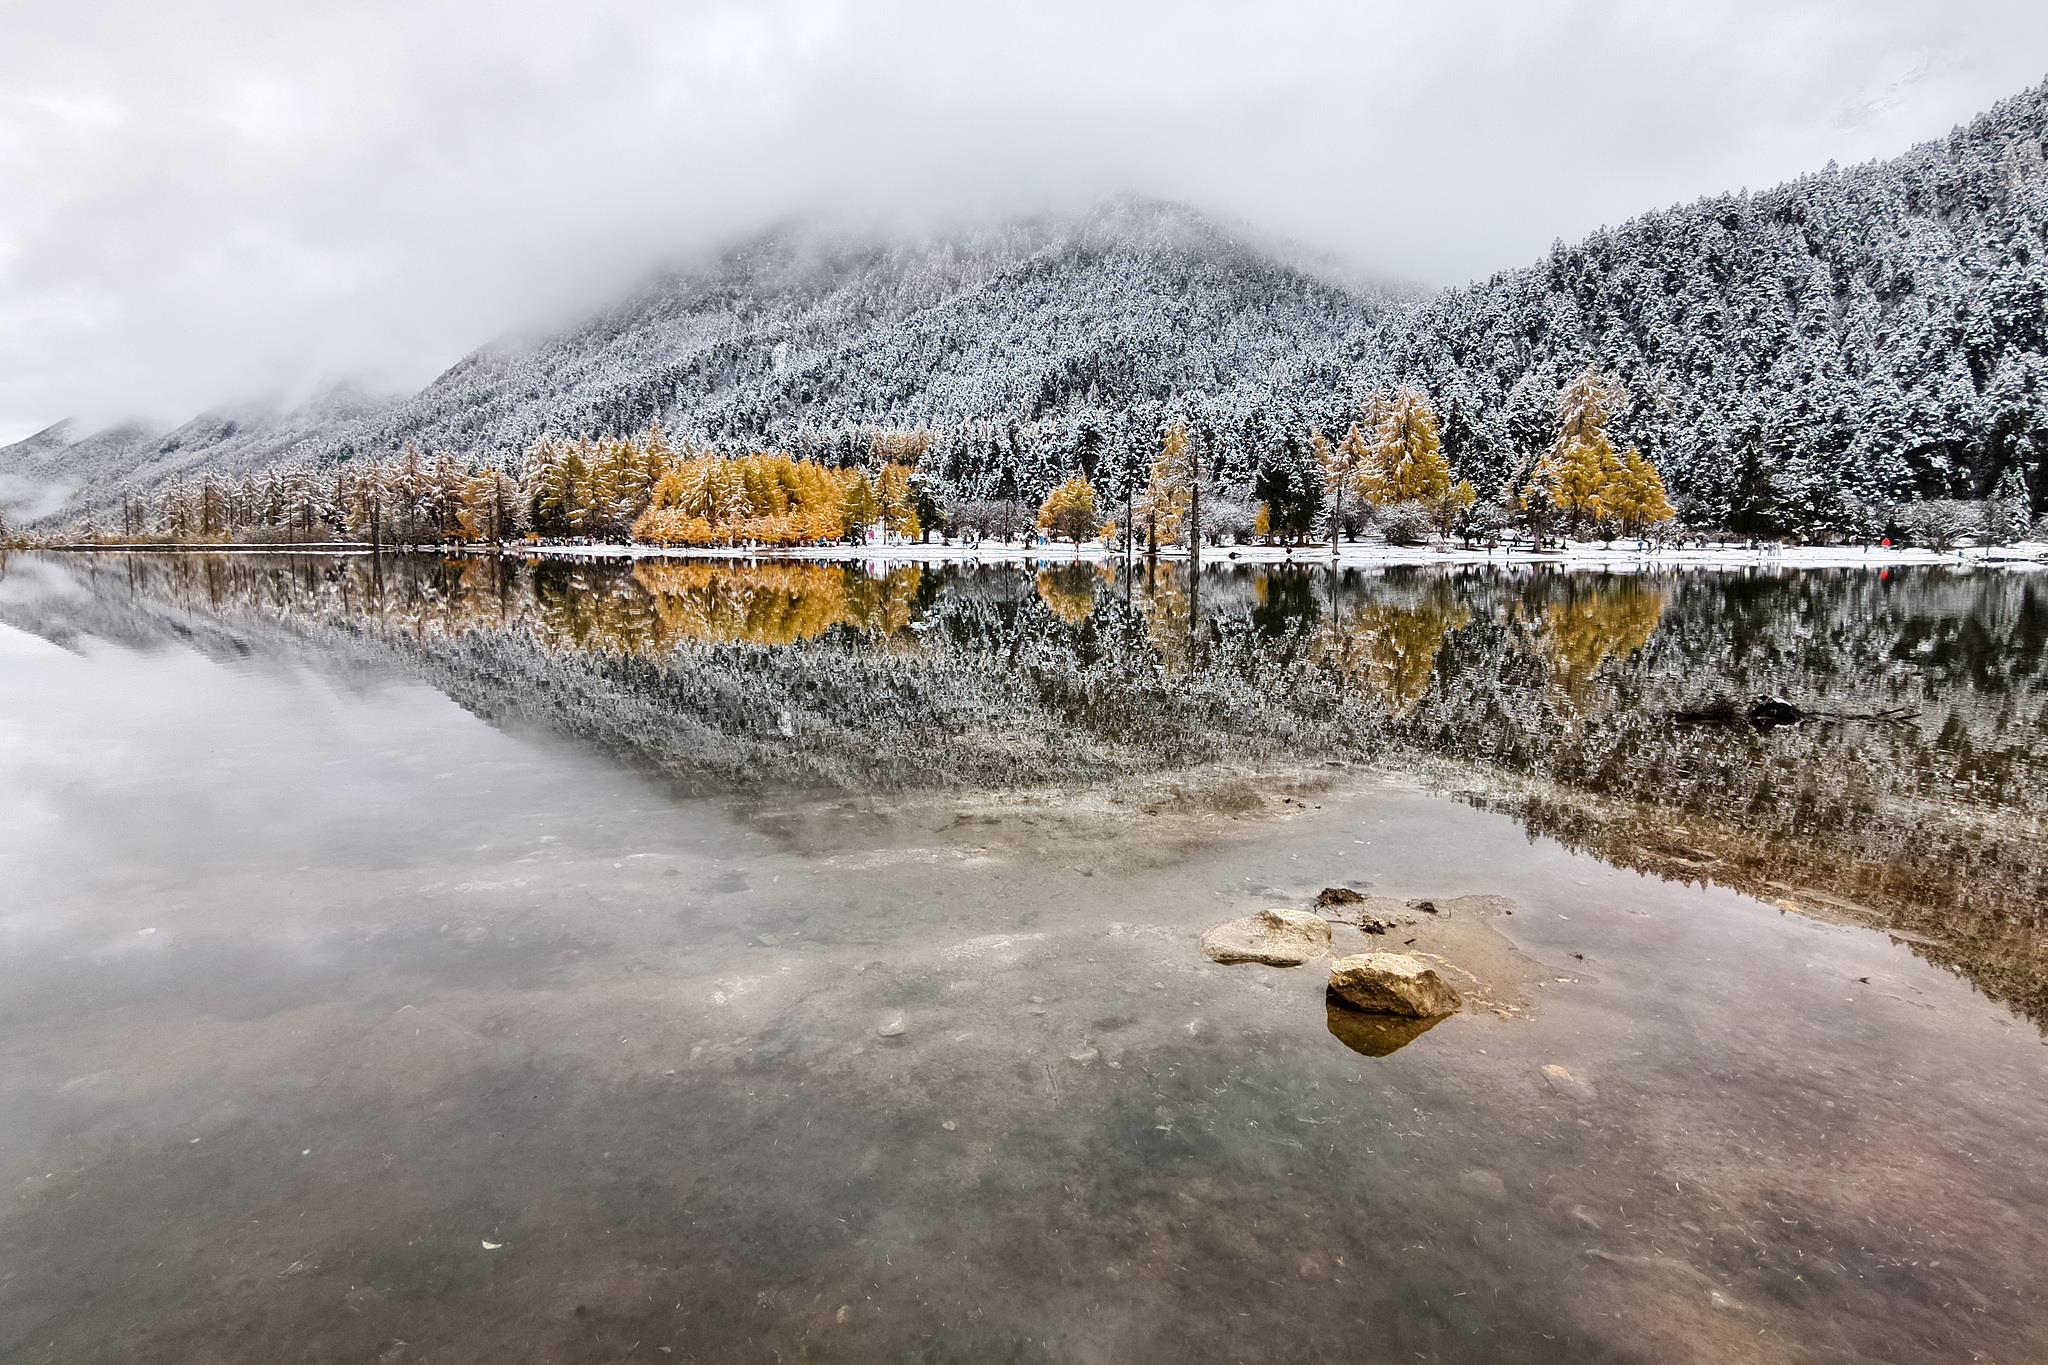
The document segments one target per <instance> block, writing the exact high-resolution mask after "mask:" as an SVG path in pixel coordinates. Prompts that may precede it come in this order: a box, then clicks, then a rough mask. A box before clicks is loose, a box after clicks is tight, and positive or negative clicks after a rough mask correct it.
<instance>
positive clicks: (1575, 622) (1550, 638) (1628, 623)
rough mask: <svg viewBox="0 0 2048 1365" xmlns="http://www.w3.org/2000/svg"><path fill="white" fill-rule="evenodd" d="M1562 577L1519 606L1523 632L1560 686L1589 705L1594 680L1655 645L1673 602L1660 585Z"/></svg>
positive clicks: (1554, 578)
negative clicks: (1609, 665) (1603, 668)
mask: <svg viewBox="0 0 2048 1365" xmlns="http://www.w3.org/2000/svg"><path fill="white" fill-rule="evenodd" d="M1558 577H1559V576H1558V575H1549V576H1547V577H1546V578H1545V579H1542V580H1538V582H1539V584H1540V585H1541V587H1540V588H1539V589H1536V590H1534V591H1532V593H1531V596H1530V597H1528V598H1525V599H1524V600H1523V602H1522V603H1521V604H1519V610H1520V613H1521V618H1522V621H1523V624H1524V628H1525V629H1526V630H1527V632H1528V636H1529V639H1530V642H1531V644H1532V646H1533V648H1534V649H1535V651H1536V653H1537V654H1538V655H1539V656H1540V657H1541V658H1542V659H1543V661H1544V662H1545V664H1547V665H1548V666H1549V669H1550V672H1551V676H1552V677H1553V678H1554V679H1555V680H1556V681H1557V684H1558V685H1559V686H1560V687H1562V688H1564V690H1565V691H1566V692H1568V693H1570V694H1571V696H1572V697H1573V698H1574V699H1575V700H1577V701H1579V702H1580V703H1582V704H1583V703H1584V702H1585V701H1586V700H1587V699H1588V697H1589V695H1590V688H1591V683H1592V681H1593V676H1594V674H1596V673H1597V672H1598V671H1599V669H1600V665H1601V664H1603V663H1606V662H1607V661H1608V660H1609V659H1624V658H1627V657H1628V656H1629V655H1631V654H1634V653H1635V652H1636V651H1637V650H1639V649H1641V648H1642V647H1643V646H1644V645H1646V644H1648V643H1649V642H1650V637H1651V636H1652V635H1653V634H1655V633H1656V630H1657V623H1658V622H1659V621H1661V620H1662V619H1663V617H1664V608H1665V606H1666V605H1667V603H1668V601H1669V599H1668V597H1667V596H1666V594H1665V592H1664V589H1663V588H1662V586H1661V585H1659V584H1658V583H1656V582H1654V581H1651V580H1645V579H1642V578H1637V577H1632V576H1610V575H1606V574H1602V575H1600V576H1599V577H1597V578H1592V577H1588V576H1583V575H1577V574H1573V575H1565V576H1563V577H1564V582H1563V583H1561V584H1560V583H1558V582H1557V579H1558Z"/></svg>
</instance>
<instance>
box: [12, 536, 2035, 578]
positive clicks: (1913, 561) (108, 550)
mask: <svg viewBox="0 0 2048 1365" xmlns="http://www.w3.org/2000/svg"><path fill="white" fill-rule="evenodd" d="M23 548H24V549H39V550H51V551H59V552H63V553H68V554H92V553H102V554H273V555H280V554H281V555H367V554H372V553H377V552H378V551H375V550H373V548H372V547H371V546H369V545H365V544H362V543H359V542H340V541H334V542H313V543H306V544H279V545H249V544H204V543H202V544H164V545H150V544H77V543H74V544H60V545H42V546H33V547H23ZM383 552H384V553H390V554H438V555H487V554H491V553H494V552H495V553H501V554H510V555H518V556H522V557H526V558H552V559H568V560H591V561H599V560H604V561H617V560H623V561H626V562H634V561H638V560H642V559H654V560H706V561H712V562H717V561H736V562H747V563H751V562H757V561H761V560H791V561H804V560H809V561H814V562H819V563H837V564H878V563H880V564H1020V565H1030V566H1032V567H1042V566H1046V565H1059V564H1074V563H1080V564H1115V563H1119V562H1123V561H1124V559H1125V556H1124V554H1123V552H1122V551H1120V550H1114V549H1110V548H1107V547H1105V546H1102V545H1099V544H1089V545H1082V546H1080V547H1079V548H1078V549H1076V548H1075V547H1074V546H1071V545H1067V546H1058V545H1011V544H996V543H989V542H984V543H982V544H979V545H969V544H952V545H943V544H912V545H823V546H818V545H813V546H771V547H747V546H708V547H679V546H665V545H648V544H642V543H638V542H635V543H631V544H624V545H620V544H610V543H607V544H591V545H577V544H564V543H560V542H545V541H543V542H536V543H532V544H528V543H524V542H517V543H508V544H505V545H501V546H495V547H494V546H489V545H470V544H463V545H407V546H387V547H384V550H383ZM1158 558H1159V559H1160V560H1162V561H1165V562H1169V563H1180V562H1185V561H1186V560H1187V559H1188V553H1187V551H1186V550H1184V549H1181V548H1179V547H1174V548H1171V549H1164V550H1161V551H1160V552H1159V555H1158ZM1202 559H1203V561H1204V562H1205V563H1209V564H1222V565H1231V564H1236V565H1276V564H1277V565H1286V564H1298V565H1301V566H1303V567H1306V568H1326V567H1329V566H1331V565H1332V564H1334V565H1336V566H1337V567H1339V568H1347V569H1349V568H1413V567H1424V566H1429V565H1442V566H1454V567H1460V568H1470V567H1476V566H1481V565H1514V566H1526V565H1540V564H1548V565H1556V566H1560V567H1565V568H1573V569H1592V568H1600V569H1614V570H1625V571H1635V570H1644V569H1655V568H1722V569H1735V568H1777V569H1842V568H1902V567H1911V566H1921V565H1946V566H1949V567H1954V568H1969V567H1986V568H2040V567H2048V544H2044V543H2040V542H2025V543H2022V544H2019V545H2013V546H2005V547H2000V548H1998V549H1996V550H1990V551H1978V550H1974V549H1973V550H1951V551H1946V552H1943V551H1935V550H1924V549H1917V548H1909V547H1903V546H1893V547H1891V548H1889V549H1884V548H1877V547H1871V548H1868V549H1855V548H1849V547H1844V546H1829V545H1814V546H1766V547H1760V548H1757V549H1750V548H1747V547H1741V546H1732V545H1715V546H1710V547H1708V548H1706V549H1671V548H1665V549H1653V550H1641V551H1639V550H1633V549H1621V548H1612V549H1610V548H1607V547H1604V546H1601V545H1598V544H1593V543H1584V542H1582V543H1578V544H1573V545H1568V546H1564V547H1562V548H1559V549H1555V550H1542V551H1537V550H1529V549H1524V548H1515V549H1494V550H1484V549H1464V548H1462V547H1455V546H1428V545H1423V546H1393V545H1384V544H1371V543H1355V544H1350V545H1346V546H1344V547H1343V549H1342V551H1341V552H1339V553H1337V554H1335V555H1332V553H1331V551H1330V549H1329V547H1328V546H1307V547H1296V548H1292V549H1290V548H1288V547H1284V546H1278V545H1234V546H1227V547H1224V546H1218V547H1212V548H1210V549H1207V550H1205V551H1204V552H1203V554H1202ZM1144 560H1145V556H1143V555H1135V556H1132V557H1131V559H1130V562H1132V563H1142V562H1144Z"/></svg>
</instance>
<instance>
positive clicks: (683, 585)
mask: <svg viewBox="0 0 2048 1365" xmlns="http://www.w3.org/2000/svg"><path fill="white" fill-rule="evenodd" d="M921 574H922V570H921V569H919V568H918V567H917V566H916V565H910V566H907V567H904V568H899V569H897V570H895V571H894V572H892V573H890V574H888V575H886V576H885V577H870V576H868V575H866V574H861V573H857V572H855V571H854V570H851V569H848V568H846V567H844V566H842V565H837V564H725V563H703V562H682V563H653V562H648V563H642V564H640V565H638V566H637V567H636V568H635V569H634V570H633V579H634V581H635V582H636V583H637V584H638V585H639V586H640V588H642V589H643V590H644V592H645V594H646V596H647V598H648V599H649V601H650V602H651V604H652V607H653V611H654V613H655V615H656V616H657V617H658V618H659V620H660V622H661V628H662V636H663V642H664V643H668V644H673V643H675V642H677V641H683V640H690V641H696V642H699V643H707V644H723V643H741V644H754V645H789V644H795V643H797V642H798V641H801V640H815V639H817V638H818V637H819V636H821V635H823V634H824V633H825V632H826V631H828V630H830V629H832V628H833V627H834V626H852V627H853V628H855V629H857V630H862V631H867V632H869V633H872V634H877V635H892V634H894V633H896V632H897V631H899V630H901V629H903V628H904V627H905V626H907V625H908V624H909V623H910V608H911V604H912V603H913V602H914V601H915V600H916V597H917V588H918V580H919V578H920V576H921Z"/></svg>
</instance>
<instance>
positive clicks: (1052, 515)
mask: <svg viewBox="0 0 2048 1365" xmlns="http://www.w3.org/2000/svg"><path fill="white" fill-rule="evenodd" d="M1096 525H1097V523H1096V520H1095V485H1093V484H1091V483H1089V482H1088V480H1087V479H1086V478H1084V477H1083V476H1081V475H1079V474H1076V475H1075V476H1074V477H1073V478H1071V479H1068V480H1067V481H1066V482H1065V483H1063V484H1061V485H1060V486H1059V487H1057V488H1055V489H1053V490H1052V492H1050V493H1048V494H1047V495H1046V498H1045V502H1044V503H1043V504H1042V505H1040V507H1039V509H1038V529H1039V530H1041V531H1044V532H1045V533H1046V534H1048V535H1050V536H1052V537H1053V538H1054V539H1056V540H1071V541H1073V542H1074V550H1075V552H1076V553H1079V552H1080V549H1081V542H1082V541H1083V540H1086V539H1089V538H1092V537H1093V536H1094V535H1095V531H1096Z"/></svg>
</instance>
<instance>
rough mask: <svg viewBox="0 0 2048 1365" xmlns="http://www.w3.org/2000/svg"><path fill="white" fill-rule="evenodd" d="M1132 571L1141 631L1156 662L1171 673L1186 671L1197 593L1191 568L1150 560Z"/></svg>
mask: <svg viewBox="0 0 2048 1365" xmlns="http://www.w3.org/2000/svg"><path fill="white" fill-rule="evenodd" d="M1134 572H1135V573H1136V575H1137V577H1136V580H1135V586H1136V587H1137V600H1138V602H1139V603H1140V610H1141V611H1142V612H1143V613H1144V617H1145V634H1146V637H1147V638H1148V639H1150V640H1151V642H1152V648H1153V651H1154V652H1155V653H1156V654H1157V655H1158V659H1159V666H1160V667H1161V668H1163V669H1165V670H1166V671H1167V672H1168V673H1171V674H1176V675H1177V674H1181V673H1185V672H1187V671H1188V670H1189V668H1191V667H1192V666H1193V664H1194V662H1195V657H1196V653H1197V651H1196V648H1195V646H1196V641H1195V638H1194V633H1195V625H1196V603H1197V601H1198V596H1197V593H1196V592H1195V591H1194V589H1193V584H1192V582H1191V576H1192V575H1191V571H1190V570H1189V569H1188V568H1187V566H1186V565H1183V564H1160V563H1152V564H1148V565H1146V566H1144V567H1143V568H1141V569H1138V570H1135V571H1134Z"/></svg>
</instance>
